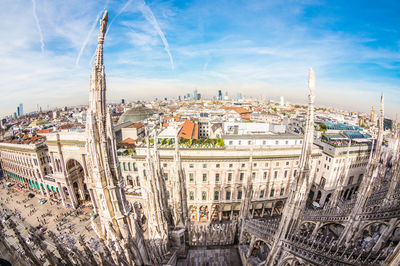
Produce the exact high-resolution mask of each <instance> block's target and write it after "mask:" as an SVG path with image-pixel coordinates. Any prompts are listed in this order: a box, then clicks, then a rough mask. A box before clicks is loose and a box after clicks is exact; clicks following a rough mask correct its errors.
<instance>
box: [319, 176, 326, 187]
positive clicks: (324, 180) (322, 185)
mask: <svg viewBox="0 0 400 266" xmlns="http://www.w3.org/2000/svg"><path fill="white" fill-rule="evenodd" d="M325 182H326V179H325V178H324V177H322V178H321V181H320V182H319V185H320V186H321V188H324V187H325Z"/></svg>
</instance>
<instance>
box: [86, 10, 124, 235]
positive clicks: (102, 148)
mask: <svg viewBox="0 0 400 266" xmlns="http://www.w3.org/2000/svg"><path fill="white" fill-rule="evenodd" d="M107 21H108V12H107V11H105V12H104V15H103V17H102V19H101V20H100V32H99V35H98V42H97V50H96V60H95V63H94V65H93V70H92V73H91V75H90V85H89V109H88V115H87V123H86V138H87V141H86V152H87V155H88V175H89V177H90V178H89V180H93V181H92V182H93V184H91V187H93V190H94V192H95V193H94V194H95V197H94V198H92V200H93V201H99V202H98V204H97V205H98V206H100V207H99V216H100V220H101V224H102V229H103V233H104V234H108V236H107V237H109V236H113V234H112V233H111V231H110V230H111V229H110V226H112V231H114V232H115V233H116V234H115V235H116V237H118V238H125V239H128V236H129V235H130V232H129V227H127V226H125V225H126V224H127V213H128V212H129V210H128V208H127V204H126V199H125V194H124V191H123V188H122V187H121V186H122V182H121V181H122V178H121V173H120V168H119V162H118V158H117V154H116V143H115V135H114V130H113V125H112V120H111V115H110V113H109V112H108V110H107V107H106V78H105V72H104V65H103V43H104V35H105V32H106V29H107ZM109 229H110V230H109Z"/></svg>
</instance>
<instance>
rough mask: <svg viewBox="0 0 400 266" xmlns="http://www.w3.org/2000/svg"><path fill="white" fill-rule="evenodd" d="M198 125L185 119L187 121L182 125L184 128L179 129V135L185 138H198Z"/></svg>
mask: <svg viewBox="0 0 400 266" xmlns="http://www.w3.org/2000/svg"><path fill="white" fill-rule="evenodd" d="M197 131H198V130H197V125H196V124H195V123H194V122H193V121H190V120H185V123H183V125H182V129H181V130H180V131H179V134H178V137H180V138H183V139H192V138H193V139H197V138H198V132H197Z"/></svg>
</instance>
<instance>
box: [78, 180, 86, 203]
mask: <svg viewBox="0 0 400 266" xmlns="http://www.w3.org/2000/svg"><path fill="white" fill-rule="evenodd" d="M78 191H79V195H80V196H81V199H82V200H86V196H85V187H84V184H83V180H82V179H81V178H78Z"/></svg>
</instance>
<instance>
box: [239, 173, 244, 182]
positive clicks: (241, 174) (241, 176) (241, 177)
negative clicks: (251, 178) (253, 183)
mask: <svg viewBox="0 0 400 266" xmlns="http://www.w3.org/2000/svg"><path fill="white" fill-rule="evenodd" d="M239 179H240V181H243V179H244V173H240V176H239Z"/></svg>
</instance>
